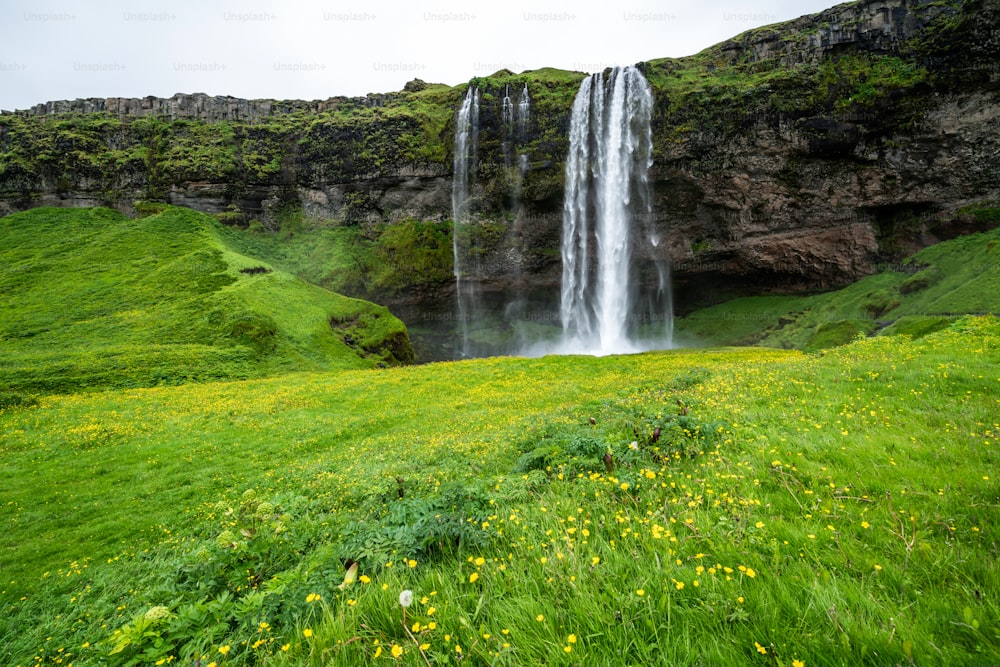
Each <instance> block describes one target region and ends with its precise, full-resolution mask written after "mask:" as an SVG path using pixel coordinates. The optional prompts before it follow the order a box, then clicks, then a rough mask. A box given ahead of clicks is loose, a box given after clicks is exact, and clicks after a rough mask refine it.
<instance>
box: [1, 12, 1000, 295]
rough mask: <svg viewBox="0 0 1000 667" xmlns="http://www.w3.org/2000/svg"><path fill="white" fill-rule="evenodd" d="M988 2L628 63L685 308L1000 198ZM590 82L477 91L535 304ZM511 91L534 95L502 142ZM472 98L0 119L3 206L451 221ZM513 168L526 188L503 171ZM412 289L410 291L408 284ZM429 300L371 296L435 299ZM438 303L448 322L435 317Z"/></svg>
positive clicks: (788, 279)
mask: <svg viewBox="0 0 1000 667" xmlns="http://www.w3.org/2000/svg"><path fill="white" fill-rule="evenodd" d="M998 25H1000V10H998V7H997V2H996V0H965V1H962V0H951V1H947V2H942V1H934V2H931V1H929V0H861V1H859V2H853V3H849V4H846V5H841V6H838V7H834V8H832V9H829V10H827V11H825V12H821V13H820V14H816V15H813V16H807V17H803V18H800V19H797V20H795V21H791V22H788V23H784V24H780V25H776V26H770V27H767V28H761V29H758V30H754V31H750V32H748V33H745V34H743V35H740V36H738V37H736V38H734V39H732V40H729V41H727V42H724V43H722V44H719V45H717V46H715V47H712V48H710V49H707V50H706V51H704V52H702V53H700V54H697V55H695V56H691V57H688V58H682V59H668V60H659V61H651V62H648V63H643V64H642V65H641V66H642V68H643V69H644V71H645V74H646V76H647V78H648V79H649V81H650V83H651V84H652V85H653V88H654V95H655V99H656V108H655V110H654V147H655V164H654V166H653V169H652V174H651V176H652V179H653V188H654V207H653V211H654V214H653V220H651V221H649V222H650V224H652V225H653V226H654V227H655V228H657V230H658V231H659V232H660V235H661V236H662V238H664V239H666V240H667V241H666V243H665V244H663V245H661V246H660V248H659V249H656V250H647V251H645V254H644V255H640V256H638V257H636V262H637V265H638V270H639V272H640V274H642V275H645V274H649V275H652V271H651V269H650V267H651V266H652V260H653V259H655V258H654V257H652V256H651V255H652V253H654V252H657V253H667V254H669V258H670V260H671V262H672V265H673V273H674V278H675V285H676V287H677V289H676V291H677V298H678V303H679V305H680V306H681V308H682V309H683V308H685V307H691V306H693V305H696V304H701V303H707V302H709V301H712V300H716V299H718V298H721V296H722V295H729V294H736V293H746V292H761V291H767V290H775V291H801V290H815V289H826V288H832V287H835V286H839V285H843V284H845V283H848V282H850V281H853V280H856V279H857V278H859V277H861V276H864V275H867V274H869V273H871V272H872V271H873V270H875V268H876V267H877V266H878V265H879V264H884V263H886V262H893V261H895V260H896V259H898V258H899V257H900V256H902V255H903V254H905V252H907V251H910V250H913V249H915V248H917V247H920V246H923V245H927V244H929V243H932V242H934V241H936V240H940V239H943V238H948V237H950V236H952V235H955V234H958V233H963V232H967V231H970V230H972V229H974V228H975V223H974V218H972V217H970V216H967V215H964V214H963V211H964V210H968V208H969V207H970V206H971V207H974V206H976V205H978V204H981V203H983V202H986V201H990V200H993V201H995V200H998V199H1000V166H998V165H1000V101H998V97H997V93H998V73H1000V67H998V65H997V64H996V62H997V59H996V56H997V54H998V52H1000V30H998V28H997V26H998ZM582 78H583V75H582V74H580V73H570V72H557V71H552V70H541V71H538V72H526V73H523V74H513V73H510V72H506V71H502V72H498V73H496V74H494V75H492V76H491V77H484V78H479V79H475V80H473V82H472V84H473V85H478V86H479V87H480V90H481V91H482V119H481V123H482V127H481V134H480V150H479V158H478V168H477V170H476V173H475V174H474V177H473V180H472V183H473V185H472V210H473V212H474V216H475V217H476V218H477V219H478V220H480V222H481V223H482V225H483V229H484V230H485V232H484V233H483V234H482V237H481V243H482V248H481V261H480V270H479V274H478V275H477V276H476V278H475V280H477V281H478V282H479V283H480V284H481V286H482V288H483V290H484V291H485V292H490V291H494V292H511V291H519V292H523V293H525V294H540V293H547V294H548V295H549V296H548V297H545V296H541V297H539V298H541V299H542V300H544V299H545V298H551V296H552V291H553V290H554V289H556V288H557V286H558V282H559V276H560V262H559V257H558V248H559V238H560V231H561V230H560V224H561V210H562V181H563V159H564V156H565V153H566V148H567V139H566V134H567V129H568V122H569V112H570V108H571V105H572V100H573V96H574V95H575V92H576V89H577V87H578V84H579V82H580V80H581V79H582ZM508 84H511V85H512V87H519V86H521V85H523V84H527V85H528V88H529V90H530V91H531V95H532V110H531V120H530V123H529V125H528V127H527V129H526V130H525V131H524V132H523V133H521V134H519V135H518V136H512V135H511V134H510V133H509V131H508V130H506V129H505V127H504V125H503V122H502V118H501V108H500V106H501V105H500V99H501V98H502V96H503V94H502V92H501V91H502V90H503V89H504V87H505V86H506V85H508ZM464 91H465V86H461V87H456V88H449V87H446V86H435V85H426V84H423V82H419V81H415V82H412V83H411V84H409V85H408V86H407V89H406V90H405V91H401V92H399V93H393V94H391V95H381V96H369V97H367V98H359V99H346V98H331V99H329V100H326V101H321V102H294V101H293V102H276V101H267V100H253V101H250V100H237V99H234V98H218V97H215V98H213V97H208V96H204V95H176V96H174V97H173V98H170V99H169V100H163V99H157V98H144V99H142V100H130V99H117V98H115V99H108V100H99V99H96V100H77V101H75V102H50V103H47V104H42V105H38V106H36V107H34V108H32V109H30V110H27V111H21V112H16V113H13V114H10V113H5V114H3V115H0V212H7V211H13V210H19V209H23V208H27V207H30V206H37V205H46V204H47V205H52V204H56V205H67V206H79V205H94V204H102V205H112V206H115V207H117V208H120V209H123V210H126V211H130V210H133V208H134V202H137V201H167V202H169V203H174V204H182V205H185V206H190V207H192V208H195V209H198V210H202V211H206V212H209V213H215V214H218V215H219V217H220V219H223V220H225V221H228V222H231V223H233V224H240V225H244V224H247V223H248V222H249V221H251V220H257V221H259V222H261V223H262V224H263V225H264V226H265V227H270V228H274V227H276V226H277V224H278V221H279V220H280V218H281V215H280V214H281V212H282V211H288V210H290V209H292V210H300V211H302V212H303V213H304V214H305V216H306V217H307V218H310V219H315V220H326V221H331V224H337V225H345V226H355V225H357V226H361V227H362V228H364V229H365V230H366V231H365V234H367V235H368V236H369V237H372V236H373V235H377V233H378V231H377V229H376V227H377V225H378V224H382V223H396V222H400V221H404V220H408V219H416V220H425V221H439V222H440V223H441V224H442V228H443V229H448V228H449V227H450V225H448V220H449V218H450V215H451V211H450V205H451V202H450V195H451V165H452V156H451V145H452V138H453V134H454V123H455V121H454V113H455V110H456V109H457V108H458V105H459V103H460V99H461V96H462V95H463V94H464ZM522 154H523V155H526V156H527V158H526V159H527V167H528V168H527V170H526V172H523V175H522V172H521V171H520V170H519V169H518V165H517V164H515V163H513V162H512V159H511V158H512V157H515V158H516V157H517V156H519V155H522ZM417 282H419V281H417ZM449 289H450V285H449V284H448V283H447V282H446V281H441V282H440V284H439V285H436V286H430V287H429V286H428V285H426V284H422V285H421V287H420V289H419V290H417V289H407V288H402V289H398V290H395V291H393V292H385V293H380V294H377V295H374V294H365V296H369V297H372V296H375V297H377V298H379V299H380V300H381V301H383V302H387V303H390V304H396V305H400V306H401V305H407V304H409V305H411V306H412V305H414V304H422V305H427V302H428V300H434V299H437V300H440V301H441V303H442V304H444V303H446V302H447V301H448V298H449V293H448V290H449ZM440 307H441V308H444V309H446V308H447V306H445V305H442V306H440Z"/></svg>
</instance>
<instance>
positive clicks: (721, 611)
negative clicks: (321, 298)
mask: <svg viewBox="0 0 1000 667" xmlns="http://www.w3.org/2000/svg"><path fill="white" fill-rule="evenodd" d="M998 363H1000V326H998V324H997V322H996V320H994V319H993V318H984V319H979V320H976V319H969V320H962V321H960V322H958V323H955V324H954V325H953V326H952V328H950V329H948V330H946V331H940V332H937V333H935V334H931V335H929V336H926V337H924V338H922V339H920V340H918V341H915V342H910V341H909V339H907V338H905V337H892V338H889V337H884V338H873V339H868V340H864V341H859V342H855V343H853V344H851V345H849V346H847V347H843V348H839V349H837V350H833V351H830V352H827V353H825V354H822V355H803V354H801V353H797V352H783V351H777V350H770V351H769V350H761V349H744V350H731V351H725V350H722V351H710V352H709V351H706V352H674V353H660V354H648V355H639V356H631V357H608V358H602V359H594V358H567V357H563V358H558V357H551V358H544V359H537V360H524V359H488V360H478V361H473V362H463V363H456V364H433V365H429V366H423V367H416V368H407V369H392V370H388V371H382V372H371V371H362V372H347V373H341V374H338V375H336V376H330V375H304V376H303V375H299V376H289V377H285V378H272V379H267V380H256V381H250V382H244V383H235V384H204V385H192V386H188V387H183V388H156V389H143V390H133V391H129V392H117V393H104V394H92V395H87V396H68V397H49V398H45V399H43V400H42V403H41V405H40V406H38V407H34V408H28V409H18V410H12V411H7V412H5V413H0V420H2V421H3V429H2V431H0V432H2V434H3V435H2V440H0V443H2V444H0V447H2V449H0V451H2V455H3V458H4V467H3V473H2V479H0V483H2V484H3V486H4V488H5V503H4V505H3V506H2V507H0V522H2V525H3V531H2V537H0V571H3V572H4V578H5V581H4V582H3V586H2V587H0V590H3V593H2V594H0V604H2V605H3V607H4V614H0V619H2V620H0V646H3V647H4V651H5V652H6V653H4V654H3V657H2V658H0V659H2V660H3V661H4V662H5V663H6V664H12V665H17V664H23V665H28V664H35V663H34V658H33V656H40V657H41V659H40V660H39V661H38V662H44V663H45V664H49V663H50V662H54V658H55V657H56V655H57V651H58V649H63V653H61V654H58V655H59V656H60V657H63V656H65V658H66V659H68V660H72V661H73V663H74V664H75V665H97V664H106V663H107V664H115V665H117V664H127V663H128V661H129V660H132V659H134V662H135V663H136V664H152V663H154V662H155V661H156V660H159V659H166V658H168V657H169V656H175V657H174V660H175V661H176V662H178V663H179V664H190V663H191V662H193V661H194V659H195V658H201V657H202V656H204V658H203V659H202V662H203V664H204V663H206V662H208V661H217V663H218V664H219V665H220V667H221V666H222V665H228V664H232V665H236V664H254V663H255V662H256V664H268V665H276V666H281V665H302V664H311V665H319V664H338V665H357V664H364V663H366V662H368V661H371V660H373V659H374V656H375V655H376V654H377V653H378V654H380V657H379V658H378V659H377V660H376V664H378V663H381V662H385V663H386V664H390V663H391V662H392V659H391V658H390V657H389V656H390V655H391V651H392V649H393V648H395V649H396V650H397V651H402V656H401V658H400V660H401V663H402V664H408V665H421V664H426V663H425V656H426V661H429V662H431V663H432V664H453V663H457V662H458V658H460V657H463V656H464V658H465V660H464V662H466V663H471V664H501V665H523V664H566V665H570V664H678V665H679V664H699V663H700V664H747V665H753V664H759V665H769V664H782V665H789V664H792V661H793V660H801V661H804V663H805V664H806V665H826V664H838V665H858V664H873V665H881V664H903V663H909V662H910V659H911V656H912V659H913V660H914V661H915V662H916V663H917V664H928V665H929V664H995V663H996V662H997V661H998V660H1000V629H998V628H1000V625H998V624H1000V609H998V605H997V602H996V601H997V595H998V594H1000V569H998V566H997V563H998V562H1000V561H998V558H997V557H998V555H1000V554H998V544H1000V528H998V527H997V525H996V521H995V517H996V511H997V505H998V491H997V481H996V479H995V475H994V471H995V466H996V464H997V445H998V443H1000V440H998V439H1000V424H998V423H997V419H996V415H997V412H998V407H1000V404H998V399H997V396H998V394H1000V391H998V389H1000V387H998V384H997V383H998V382H1000V377H998V376H997V373H996V369H997V367H998ZM457 387H460V388H461V389H460V391H456V388H457ZM678 399H680V400H682V401H683V403H684V404H685V406H687V409H688V411H689V414H688V415H686V416H683V417H679V416H677V413H678V406H677V400H678ZM590 417H593V418H594V421H595V422H596V424H595V425H593V426H592V425H591V424H590V423H589V420H588V418H590ZM656 425H659V426H661V427H662V429H663V435H662V438H661V439H660V440H659V442H657V443H655V444H654V443H653V442H652V438H651V433H652V429H653V428H654V426H656ZM633 440H634V441H636V443H637V444H636V446H637V449H636V450H633V449H632V448H630V447H629V445H628V443H629V442H630V441H633ZM606 451H607V452H611V453H613V456H614V460H615V463H616V468H615V470H614V472H613V473H610V474H609V473H607V472H606V470H605V466H604V464H603V463H602V461H601V456H602V454H603V453H604V452H606ZM522 452H526V453H525V454H522ZM397 478H398V479H399V480H402V481H401V482H400V481H397ZM248 488H253V489H255V493H254V494H247V493H245V490H246V489H248ZM401 489H402V490H403V492H404V498H402V499H401V498H400V490H401ZM262 501H263V503H262ZM264 503H267V504H264ZM243 531H245V532H243ZM425 538H426V539H425ZM455 539H458V543H457V546H456V543H455V542H454V540H455ZM347 556H350V557H353V558H356V559H359V560H360V561H361V563H362V565H361V567H362V569H361V574H362V575H364V578H363V579H362V580H361V581H359V582H357V583H355V584H353V585H352V586H349V587H347V588H346V589H345V590H338V587H337V584H339V583H340V582H341V580H342V579H343V577H344V567H343V565H342V564H341V560H340V558H343V557H347ZM109 559H110V560H109ZM410 559H412V561H413V562H412V563H411V562H409V561H410ZM480 559H481V560H480ZM727 568H728V569H727ZM404 588H408V589H412V590H413V591H414V593H415V598H416V600H417V601H416V602H415V603H414V605H413V606H412V607H411V608H410V609H408V610H407V612H406V626H407V627H406V629H405V630H404V628H403V627H402V625H401V624H400V620H401V617H402V610H401V609H400V607H399V604H398V602H397V601H396V598H397V596H398V593H399V591H400V590H402V589H404ZM313 594H315V595H318V596H319V598H320V599H319V601H316V600H315V598H314V597H313ZM22 596H23V597H22ZM307 600H309V601H307ZM153 605H166V606H168V607H169V609H170V612H171V614H170V615H168V616H167V617H166V618H164V619H162V620H159V621H153V620H149V621H142V620H141V619H143V618H145V613H146V612H147V610H149V609H150V608H151V607H152V606H153ZM432 623H433V625H432ZM126 624H127V625H126ZM262 624H263V625H262ZM137 628H138V630H137ZM116 629H120V630H121V632H119V633H118V634H117V635H115V634H114V631H115V630H116ZM306 631H308V632H306ZM144 632H146V633H149V634H148V635H146V636H145V637H144V638H142V639H139V635H140V634H142V633H144ZM307 635H308V636H307ZM411 635H412V637H411ZM131 639H135V641H136V642H138V648H137V647H136V644H133V643H129V641H130V640H131ZM158 641H159V642H161V644H160V645H159V646H157V642H158ZM116 645H118V646H121V647H122V651H121V652H119V653H116V654H113V655H109V651H111V650H112V649H113V648H114V647H115V646H116ZM419 646H423V648H419ZM224 647H228V648H225V649H224V650H225V651H226V652H225V653H223V652H220V650H219V649H220V648H224ZM456 647H457V648H456ZM142 651H146V652H145V653H142ZM459 651H461V653H459ZM67 653H68V654H71V655H66V654H67ZM143 656H145V657H143Z"/></svg>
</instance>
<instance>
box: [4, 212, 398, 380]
mask: <svg viewBox="0 0 1000 667" xmlns="http://www.w3.org/2000/svg"><path fill="white" fill-rule="evenodd" d="M217 225H218V223H217V222H216V221H215V220H214V219H213V218H211V217H210V216H207V215H204V214H200V213H196V212H194V211H190V210H187V209H181V208H168V209H166V210H164V211H163V212H161V213H158V214H156V215H153V216H150V217H146V218H140V219H136V220H132V219H128V218H126V217H124V216H122V215H120V214H118V213H116V212H114V211H111V210H108V209H82V210H80V209H75V210H74V209H44V208H43V209H34V210H31V211H27V212H24V213H18V214H14V215H11V216H7V217H6V218H3V219H0V295H2V296H0V341H2V347H0V388H3V389H6V390H7V391H26V392H66V391H74V390H78V389H83V388H96V387H133V386H149V385H157V384H178V383H183V382H189V381H203V380H209V379H223V378H246V377H258V376H262V375H266V374H270V373H274V372H282V371H297V370H335V369H347V368H366V367H374V366H375V365H376V364H379V363H381V364H396V363H405V362H409V361H411V360H412V350H411V348H410V345H409V339H408V338H407V335H406V330H405V327H404V326H403V324H402V323H401V322H400V321H399V320H397V319H396V318H394V317H393V316H392V315H391V314H390V313H389V311H388V310H386V309H385V308H382V307H379V306H376V305H374V304H371V303H367V302H364V301H360V300H357V299H350V298H346V297H343V296H340V295H337V294H334V293H332V292H328V291H326V290H324V289H321V288H318V287H315V286H312V285H309V284H308V283H305V282H303V281H302V280H301V279H299V278H296V277H293V276H291V275H289V274H287V273H284V272H282V271H276V270H273V269H272V268H271V267H270V266H268V265H266V264H262V263H261V262H260V261H258V260H256V259H253V258H251V257H248V256H246V255H242V254H239V253H236V252H234V251H232V250H231V249H229V248H228V246H227V245H225V243H224V242H223V241H222V240H221V237H220V235H219V234H218V227H217Z"/></svg>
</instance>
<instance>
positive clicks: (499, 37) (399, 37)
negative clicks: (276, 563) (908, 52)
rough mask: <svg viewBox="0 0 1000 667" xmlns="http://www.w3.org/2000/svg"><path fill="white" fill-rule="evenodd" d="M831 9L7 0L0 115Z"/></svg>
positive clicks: (540, 1)
mask: <svg viewBox="0 0 1000 667" xmlns="http://www.w3.org/2000/svg"><path fill="white" fill-rule="evenodd" d="M834 4H836V2H835V1H834V0H753V1H752V2H743V3H740V2H735V1H734V0H576V1H575V2H574V1H571V0H535V1H533V2H531V1H528V0H497V1H495V2H489V3H485V2H468V1H467V2H459V1H457V0H410V1H409V2H404V1H401V0H368V1H364V0H292V1H289V2H281V3H279V2H274V1H273V0H272V1H271V2H264V1H262V0H171V1H169V2H168V1H166V0H137V1H135V2H126V1H125V0H106V1H102V2H95V1H93V0H90V1H88V0H78V1H76V2H71V1H66V0H63V1H62V2H60V1H58V0H56V1H53V0H5V1H4V2H3V7H2V8H0V26H2V27H0V34H2V38H0V109H6V110H13V109H23V108H26V107H30V106H32V105H34V104H37V103H39V102H45V101H48V100H60V99H75V98H78V97H144V96H147V95H156V96H159V97H169V96H171V95H173V94H174V93H178V92H183V93H195V92H202V93H208V94H209V95H233V96H235V97H244V98H271V99H307V100H312V99H326V98H328V97H333V96H336V95H348V96H356V95H364V94H366V93H370V92H390V91H395V90H400V89H401V88H402V87H403V84H404V83H406V82H407V81H409V80H410V79H413V78H420V79H424V80H425V81H428V82H436V83H446V84H449V85H458V84H460V83H463V82H465V81H468V80H469V79H471V78H472V77H475V76H486V75H488V74H491V73H493V72H494V71H496V70H498V69H501V68H504V67H506V68H507V69H510V70H512V71H514V72H520V71H523V70H527V69H538V68H540V67H559V68H562V69H571V70H578V71H583V72H594V71H598V70H600V69H603V68H604V67H606V66H611V65H628V64H632V63H636V62H639V61H642V60H651V59H654V58H662V57H666V56H684V55H690V54H693V53H697V52H698V51H700V50H702V49H704V48H706V47H708V46H711V45H712V44H715V43H717V42H720V41H723V40H725V39H727V38H729V37H733V36H735V35H737V34H739V33H741V32H743V31H745V30H749V29H751V28H755V27H759V26H762V25H768V24H771V23H776V22H780V21H785V20H788V19H792V18H796V17H798V16H801V15H803V14H810V13H814V12H817V11H821V10H823V9H826V8H827V7H830V6H833V5H834Z"/></svg>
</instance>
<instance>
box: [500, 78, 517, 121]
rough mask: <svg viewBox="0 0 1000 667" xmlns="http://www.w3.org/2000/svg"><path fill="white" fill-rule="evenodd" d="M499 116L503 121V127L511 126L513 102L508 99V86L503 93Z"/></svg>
mask: <svg viewBox="0 0 1000 667" xmlns="http://www.w3.org/2000/svg"><path fill="white" fill-rule="evenodd" d="M500 115H501V117H502V119H503V123H504V125H513V123H514V101H513V100H511V99H510V84H508V85H507V86H506V87H505V88H504V93H503V104H502V109H501V112H500Z"/></svg>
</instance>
